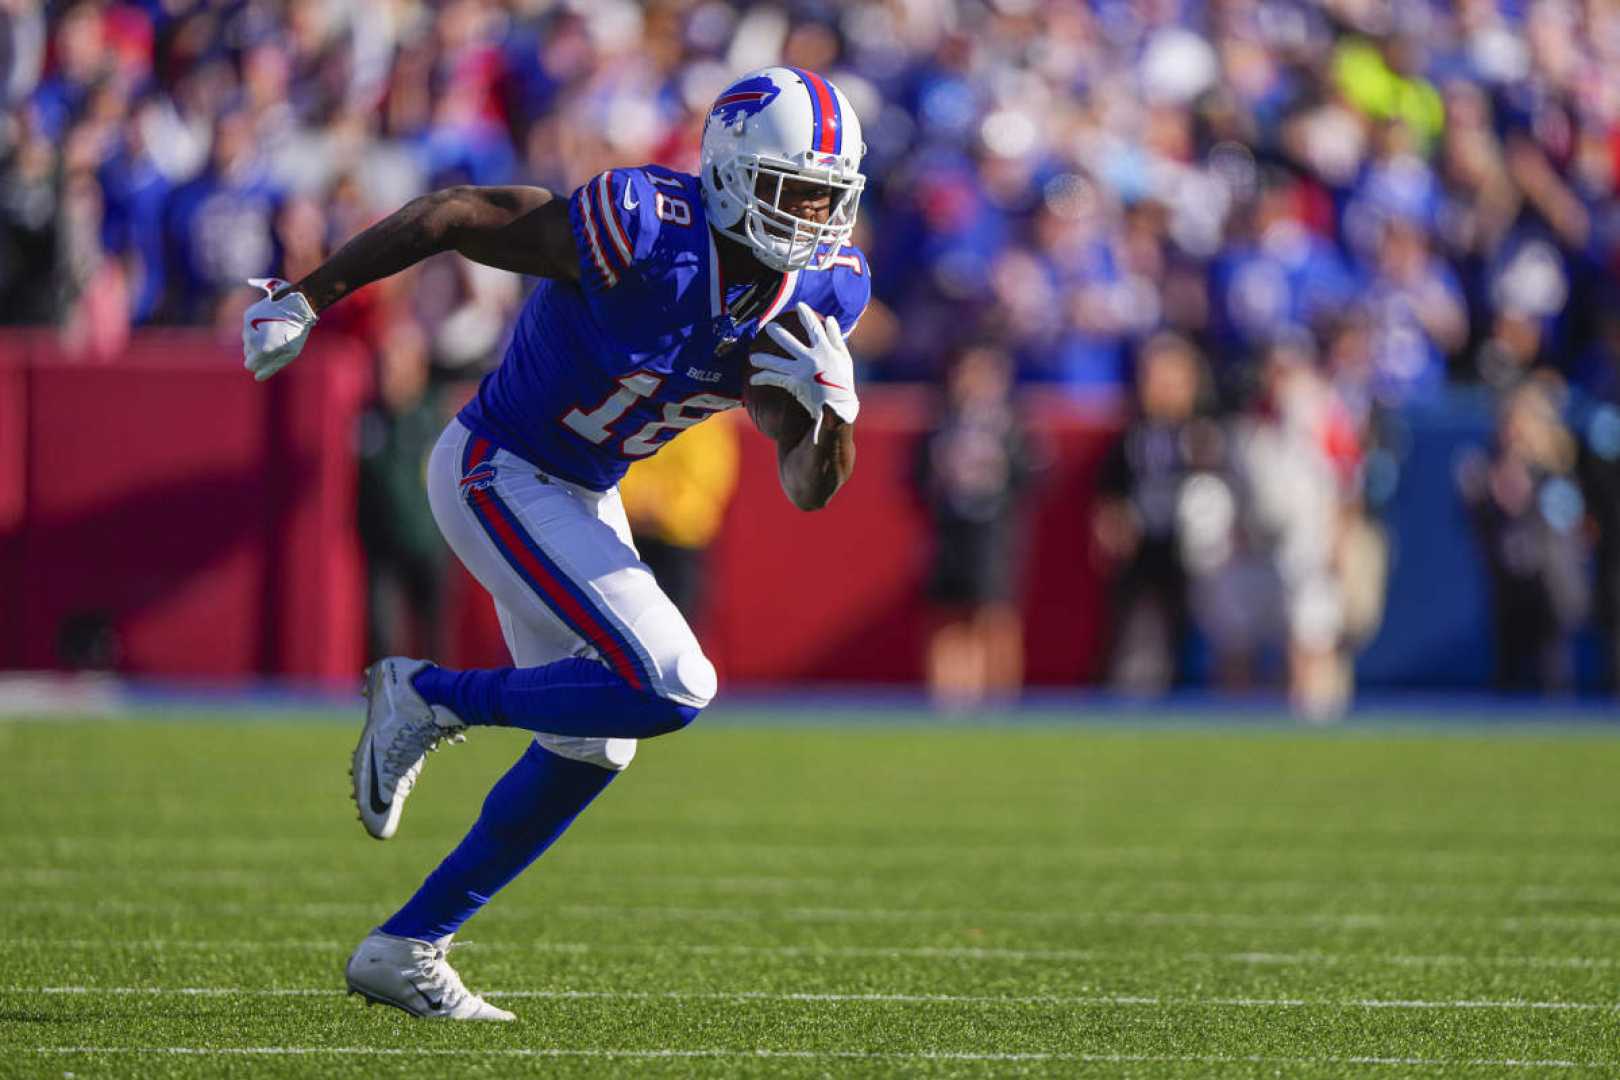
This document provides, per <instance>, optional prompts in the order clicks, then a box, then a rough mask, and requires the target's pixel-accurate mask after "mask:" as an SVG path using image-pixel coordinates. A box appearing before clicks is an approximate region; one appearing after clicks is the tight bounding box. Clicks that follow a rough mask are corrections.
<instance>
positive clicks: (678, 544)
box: [619, 413, 740, 623]
mask: <svg viewBox="0 0 1620 1080" xmlns="http://www.w3.org/2000/svg"><path fill="white" fill-rule="evenodd" d="M737 438H738V435H737V427H736V421H735V419H734V417H733V415H732V414H731V413H721V414H720V415H718V416H715V417H712V418H711V419H709V420H707V421H705V422H704V423H701V424H699V425H697V426H696V427H694V428H692V429H691V430H689V431H683V432H682V433H681V434H680V435H678V436H676V437H675V439H674V441H673V442H671V443H670V444H669V445H668V446H665V447H664V448H663V449H662V450H660V451H659V452H658V453H657V455H655V456H653V457H651V458H648V459H647V460H645V461H638V462H637V463H636V464H634V465H632V466H631V467H630V471H629V473H627V474H626V475H625V478H624V479H623V480H622V481H620V483H619V496H620V497H621V498H622V499H623V500H624V512H625V515H626V517H628V518H629V520H630V531H631V533H632V534H633V535H634V536H635V538H636V550H637V552H638V553H639V554H640V555H641V561H642V562H644V563H646V564H647V566H648V568H650V569H651V570H652V572H653V576H654V577H655V578H657V579H658V585H659V587H660V588H662V589H663V590H664V592H665V593H666V594H667V595H668V596H669V598H670V599H671V600H673V601H675V606H676V607H678V608H680V610H681V614H682V615H685V616H686V618H687V620H688V621H690V622H693V623H696V621H697V620H698V619H699V618H700V617H701V615H702V612H703V601H704V599H705V597H706V595H707V594H706V590H705V587H704V586H705V581H706V579H707V577H708V551H709V545H710V544H711V543H713V542H714V538H715V536H716V535H718V534H719V532H720V525H721V522H722V521H723V520H724V518H725V513H726V508H727V507H728V506H730V505H731V496H732V495H733V494H734V493H735V491H736V489H737V466H738V462H739V458H740V454H739V450H738V447H737Z"/></svg>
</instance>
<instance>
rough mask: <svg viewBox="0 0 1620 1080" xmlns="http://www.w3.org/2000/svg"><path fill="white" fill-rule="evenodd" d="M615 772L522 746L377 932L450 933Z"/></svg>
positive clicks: (543, 846) (521, 868) (547, 842)
mask: <svg viewBox="0 0 1620 1080" xmlns="http://www.w3.org/2000/svg"><path fill="white" fill-rule="evenodd" d="M617 775H619V774H618V773H617V772H614V771H613V770H612V769H603V768H598V767H597V766H595V765H589V764H586V763H585V762H583V761H574V760H573V759H571V758H565V757H562V756H560V755H558V754H553V753H552V752H551V751H550V750H547V749H545V748H544V747H542V746H541V745H540V744H538V743H530V744H529V749H528V750H526V751H525V752H524V754H523V756H522V757H520V758H518V760H517V764H515V765H513V766H512V767H511V768H510V769H508V770H507V772H506V775H505V776H503V777H501V778H500V780H499V781H498V782H497V783H496V784H495V786H494V788H492V789H491V790H490V793H489V797H488V798H486V799H485V800H484V810H483V812H482V813H481V814H479V815H478V820H477V821H476V822H474V823H473V827H472V829H471V831H469V832H468V833H467V835H466V837H465V838H464V839H463V840H462V841H461V843H460V844H458V845H456V849H455V850H454V851H452V852H451V853H450V854H449V855H447V856H445V860H444V861H443V862H442V863H440V864H439V865H438V868H437V869H435V870H434V871H433V873H431V874H429V875H428V876H427V880H426V881H424V882H422V887H421V888H420V889H417V890H416V895H415V896H413V897H411V898H410V899H409V900H408V901H406V903H405V906H404V907H402V908H400V909H399V911H397V912H395V913H394V915H393V916H392V917H391V918H390V919H389V920H388V921H387V922H385V923H383V924H382V926H380V927H378V929H380V930H381V931H382V932H383V933H385V934H395V935H397V936H399V937H411V938H422V939H424V940H429V941H431V940H433V939H434V938H440V937H443V936H444V935H446V934H453V933H455V932H456V931H457V930H459V929H460V928H461V924H462V923H464V922H466V921H467V920H468V919H470V918H472V917H473V916H474V915H475V914H477V912H478V909H479V908H481V907H483V906H484V905H485V904H487V903H489V898H490V897H492V896H494V895H495V894H496V893H497V892H499V891H500V889H501V888H502V886H504V885H505V884H506V883H507V882H509V881H511V880H512V879H513V878H515V877H517V876H518V875H519V874H521V873H522V872H523V871H524V870H525V869H526V868H527V867H528V865H529V864H530V863H532V862H534V860H536V859H538V858H539V857H540V855H541V853H542V852H544V851H545V850H546V849H547V848H549V847H550V846H551V845H552V844H553V843H555V842H556V840H557V837H559V836H561V835H562V834H563V830H565V829H567V828H568V826H569V825H571V824H573V821H574V818H576V817H578V816H579V812H580V811H581V810H584V809H585V807H586V806H588V805H590V801H591V800H592V799H594V798H596V796H597V795H598V794H600V793H601V791H602V789H603V788H605V787H607V786H608V783H609V782H610V781H611V780H612V779H613V778H614V777H615V776H617Z"/></svg>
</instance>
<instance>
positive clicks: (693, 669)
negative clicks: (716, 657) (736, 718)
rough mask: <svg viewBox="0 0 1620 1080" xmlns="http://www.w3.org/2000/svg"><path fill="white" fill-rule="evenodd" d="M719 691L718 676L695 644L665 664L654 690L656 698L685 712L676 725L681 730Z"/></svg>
mask: <svg viewBox="0 0 1620 1080" xmlns="http://www.w3.org/2000/svg"><path fill="white" fill-rule="evenodd" d="M719 688H720V677H719V676H718V675H717V674H715V670H714V665H713V664H711V663H710V662H709V658H708V657H707V656H704V655H703V650H702V649H700V648H698V646H697V644H696V643H693V645H692V646H691V647H689V648H686V649H683V650H681V652H680V653H679V654H678V655H676V657H675V660H674V662H673V663H671V664H669V665H667V667H666V669H665V671H664V672H663V677H662V678H661V679H660V680H659V686H658V687H657V691H658V696H659V697H661V698H664V699H665V700H667V701H669V702H670V703H671V704H672V705H675V706H677V707H678V708H680V709H681V710H683V713H689V714H690V715H688V716H687V718H686V720H685V721H684V722H683V723H682V724H681V725H680V726H681V727H685V726H686V725H687V724H689V723H691V722H692V720H693V719H694V718H696V716H697V714H698V713H699V712H700V711H702V710H703V709H704V708H705V707H706V706H707V705H708V704H709V702H711V701H713V700H714V695H715V691H716V690H718V689H719Z"/></svg>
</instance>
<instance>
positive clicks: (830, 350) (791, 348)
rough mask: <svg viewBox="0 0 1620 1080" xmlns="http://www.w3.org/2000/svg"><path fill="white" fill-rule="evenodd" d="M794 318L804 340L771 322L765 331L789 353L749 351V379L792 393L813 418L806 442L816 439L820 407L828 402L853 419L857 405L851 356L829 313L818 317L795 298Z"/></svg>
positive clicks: (845, 417) (848, 420)
mask: <svg viewBox="0 0 1620 1080" xmlns="http://www.w3.org/2000/svg"><path fill="white" fill-rule="evenodd" d="M796 310H797V311H798V313H799V323H800V325H802V326H803V327H804V333H805V337H806V338H808V339H809V343H808V344H806V343H805V342H803V341H800V340H799V339H798V338H796V337H794V336H793V335H792V334H790V333H788V331H787V330H786V329H785V328H783V327H780V326H777V325H776V324H775V323H772V324H771V325H769V326H767V327H766V328H765V332H766V333H767V334H769V335H771V340H772V341H774V342H776V343H777V344H778V345H780V346H781V347H782V349H783V351H784V352H786V353H787V354H788V355H786V356H777V355H775V354H774V353H754V354H753V355H752V356H750V357H749V360H751V361H752V362H753V365H754V367H755V368H756V369H757V370H755V372H754V373H753V374H752V375H751V376H749V378H748V381H749V382H750V383H752V384H753V385H755V386H776V387H780V388H781V389H783V390H786V391H787V392H788V393H790V394H792V395H793V396H794V398H796V399H797V400H798V402H799V404H800V405H803V406H804V407H805V409H806V410H808V411H809V413H810V416H811V418H812V419H813V420H814V421H815V427H814V428H813V429H812V431H811V435H810V440H811V442H819V441H820V440H821V420H822V416H823V413H822V411H821V410H822V408H823V407H825V408H828V409H831V410H832V411H833V415H835V416H837V417H838V418H839V419H840V420H842V421H843V422H844V423H846V424H853V423H854V422H855V417H856V416H857V415H858V414H859V413H860V411H861V403H860V399H858V398H857V397H856V396H855V361H854V359H852V358H851V357H850V355H849V347H848V346H847V345H845V344H844V332H843V331H842V330H841V329H839V327H838V320H837V319H835V318H833V317H832V316H831V315H829V316H827V318H826V319H822V318H821V316H819V315H817V314H816V313H815V311H814V310H812V309H811V307H810V305H808V304H803V303H801V304H799V305H798V307H797V309H796Z"/></svg>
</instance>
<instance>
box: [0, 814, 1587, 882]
mask: <svg viewBox="0 0 1620 1080" xmlns="http://www.w3.org/2000/svg"><path fill="white" fill-rule="evenodd" d="M649 825H655V826H656V827H657V828H669V827H670V826H671V823H670V822H667V821H662V822H657V823H649ZM767 827H768V826H767ZM778 827H780V828H781V829H783V831H784V835H787V833H788V829H789V826H788V825H786V824H783V825H780V826H778ZM744 828H748V829H755V830H757V829H758V828H759V826H758V825H755V824H749V825H746V826H744V825H738V826H737V829H738V830H739V831H741V830H742V829H744ZM792 828H795V829H796V828H798V825H797V823H795V824H794V825H793V826H792ZM695 829H696V831H688V832H686V833H683V834H681V835H679V836H672V837H670V838H669V839H667V840H662V841H658V840H647V839H645V838H644V837H642V836H637V837H635V838H633V839H632V838H625V839H620V838H618V837H611V836H607V837H597V838H594V839H593V840H592V847H591V859H592V860H593V861H600V860H602V859H605V858H611V857H614V856H624V857H627V858H631V859H633V860H634V861H635V862H636V863H637V864H638V865H641V866H643V867H644V866H645V863H646V859H647V856H648V855H651V856H654V857H657V858H663V859H679V860H681V861H682V862H692V861H694V860H697V859H702V860H704V861H712V860H713V859H714V858H715V857H716V856H717V855H731V856H735V857H736V858H738V859H741V860H744V861H745V862H746V863H747V864H748V865H749V866H750V867H759V866H761V865H772V864H777V863H784V862H785V863H788V864H789V865H790V866H792V867H793V868H795V869H799V868H803V867H804V866H805V865H806V861H807V860H810V859H818V858H822V857H826V858H828V859H830V860H831V861H835V862H837V863H841V864H848V863H852V862H853V863H862V864H865V863H876V864H878V865H879V866H881V867H883V868H885V869H892V868H893V867H895V866H896V865H906V866H910V865H912V864H915V863H919V862H920V863H931V862H936V861H937V862H941V863H944V864H946V865H949V866H950V867H951V868H952V869H953V870H955V871H960V870H961V869H962V868H963V867H964V866H967V867H975V866H977V867H984V866H1009V865H1011V866H1018V865H1023V864H1035V865H1037V866H1039V867H1041V868H1043V869H1044V870H1050V869H1051V868H1053V867H1061V866H1065V865H1069V864H1076V863H1080V864H1092V863H1102V864H1105V865H1131V866H1156V865H1163V864H1186V863H1195V864H1196V863H1205V862H1219V863H1220V864H1221V865H1231V864H1233V863H1239V864H1270V865H1275V864H1279V863H1283V864H1286V863H1288V862H1323V861H1327V862H1330V863H1331V864H1332V865H1334V866H1344V865H1345V864H1346V863H1347V862H1350V863H1355V864H1358V865H1361V864H1377V865H1383V866H1389V865H1404V864H1415V865H1417V866H1419V867H1421V868H1423V869H1424V870H1426V871H1429V872H1430V873H1429V874H1428V875H1426V876H1433V874H1432V872H1433V871H1434V870H1435V869H1436V868H1437V867H1439V866H1441V865H1467V864H1470V863H1483V864H1491V863H1509V864H1512V867H1513V869H1515V870H1518V869H1522V868H1524V867H1525V866H1527V865H1529V864H1531V863H1534V864H1538V865H1540V864H1545V863H1549V862H1552V863H1560V862H1563V863H1576V862H1579V863H1588V862H1590V863H1596V864H1598V865H1599V866H1600V867H1603V868H1605V869H1607V868H1609V867H1610V866H1612V864H1613V856H1612V855H1611V853H1610V849H1609V848H1607V847H1605V846H1603V845H1599V844H1595V843H1594V844H1593V845H1591V846H1590V847H1588V848H1586V849H1583V850H1562V851H1560V850H1556V849H1554V850H1549V849H1547V848H1546V847H1533V848H1528V849H1506V850H1504V849H1501V848H1482V849H1477V850H1459V849H1457V848H1455V847H1452V846H1448V845H1449V841H1448V839H1447V837H1446V836H1445V835H1444V834H1443V833H1442V834H1436V835H1435V836H1434V838H1433V844H1432V845H1431V848H1430V849H1429V850H1413V849H1412V848H1411V847H1399V848H1368V847H1361V848H1355V847H1351V848H1346V847H1345V846H1343V845H1322V844H1320V843H1317V842H1316V840H1315V839H1314V838H1313V837H1312V836H1311V834H1308V833H1302V834H1301V839H1302V840H1307V841H1309V843H1302V844H1300V845H1297V846H1285V845H1253V844H1250V845H1235V846H1232V847H1223V846H1200V847H1185V846H1159V845H1150V844H1119V845H1106V844H1089V843H1086V842H1085V840H1084V838H1080V839H1077V840H1076V842H1074V843H1068V842H1066V841H1064V840H1063V839H1062V838H1054V839H1052V840H1050V841H1049V842H1048V843H1046V844H1044V845H1042V846H1041V847H1039V848H1038V849H1031V850H1029V851H1028V852H1026V854H1024V855H1023V856H1019V855H1018V849H1009V848H1008V846H1007V843H1006V842H1005V841H994V842H977V843H975V842H972V841H965V842H961V843H953V842H946V841H939V842H933V843H930V842H927V841H918V840H917V839H916V838H915V836H909V835H902V830H898V829H897V830H895V831H896V836H895V837H894V838H893V839H892V840H889V839H884V838H866V839H863V840H862V841H861V842H860V844H859V845H858V846H857V845H851V844H848V843H825V844H819V843H794V842H791V840H783V841H781V842H777V843H759V842H757V841H747V842H737V841H733V840H730V839H727V838H726V837H725V836H723V835H721V836H713V835H710V834H711V833H713V832H715V831H717V830H713V829H705V828H704V827H701V826H698V827H695ZM1007 832H1008V837H1009V838H1010V837H1013V836H1014V835H1016V836H1017V837H1018V838H1019V839H1021V840H1027V839H1028V838H1029V837H1028V834H1027V832H1025V831H1018V830H1012V829H1009V830H1008V831H1007ZM311 843H313V841H306V840H295V839H289V838H284V837H270V838H265V839H261V840H255V841H254V842H253V843H252V844H251V845H247V844H244V843H242V842H240V841H226V840H220V839H217V838H215V839H207V838H204V839H197V840H188V841H187V842H186V844H185V846H184V848H183V849H181V850H180V852H178V853H177V850H176V847H175V845H174V843H173V842H172V841H170V840H167V839H162V838H155V837H134V836H120V835H117V834H106V835H78V836H63V835H53V836H50V837H49V838H48V839H41V838H37V837H29V836H26V835H19V836H15V837H6V838H0V854H3V855H5V856H6V858H7V861H10V862H21V861H43V860H48V859H52V858H61V857H62V855H63V854H64V853H65V852H69V851H84V852H88V853H92V854H96V855H98V856H99V855H104V854H108V853H110V855H111V859H110V861H111V862H112V863H113V864H115V865H116V864H119V863H125V862H129V861H131V856H141V855H147V856H150V860H151V863H152V864H154V865H158V866H162V865H164V864H165V862H166V861H168V860H173V859H174V858H175V857H176V856H177V854H187V855H192V856H196V855H198V854H200V853H207V852H219V853H222V854H223V855H224V856H225V857H226V858H228V859H230V860H231V861H232V862H233V863H235V864H241V863H242V862H243V861H244V856H245V855H249V854H251V855H253V856H260V857H263V858H265V859H266V860H267V861H278V860H280V859H282V858H284V857H285V856H288V855H295V856H304V855H307V854H308V852H309V850H310V845H311ZM981 854H982V855H987V856H991V858H989V859H986V860H983V861H982V862H968V861H966V860H972V859H973V858H974V856H976V855H981ZM1009 856H1011V857H1009ZM141 861H142V862H143V863H144V862H146V860H141ZM272 869H273V867H272ZM815 869H820V867H816V868H815Z"/></svg>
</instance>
